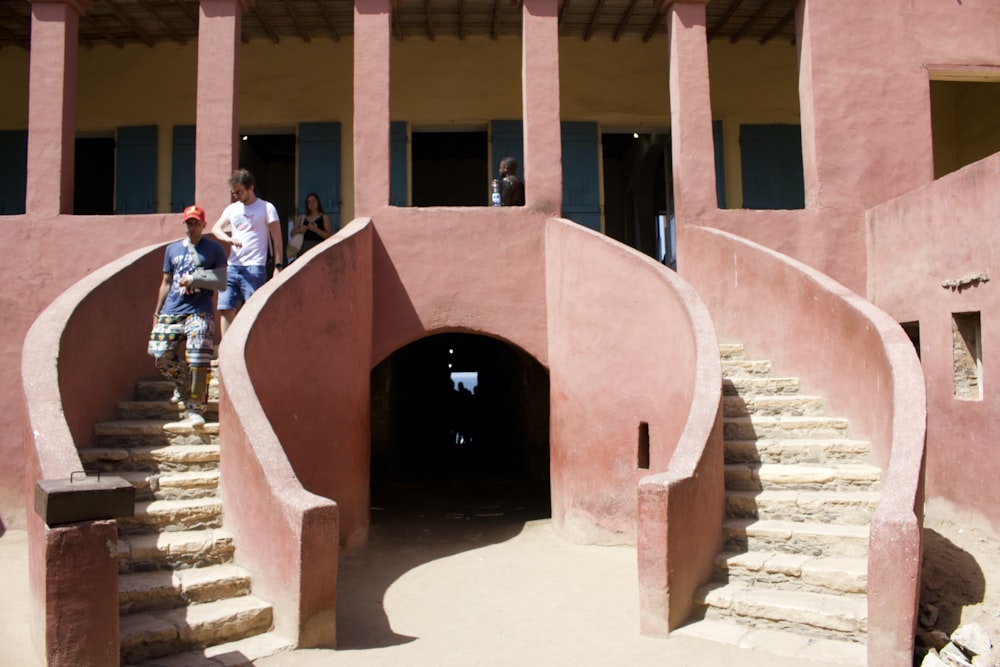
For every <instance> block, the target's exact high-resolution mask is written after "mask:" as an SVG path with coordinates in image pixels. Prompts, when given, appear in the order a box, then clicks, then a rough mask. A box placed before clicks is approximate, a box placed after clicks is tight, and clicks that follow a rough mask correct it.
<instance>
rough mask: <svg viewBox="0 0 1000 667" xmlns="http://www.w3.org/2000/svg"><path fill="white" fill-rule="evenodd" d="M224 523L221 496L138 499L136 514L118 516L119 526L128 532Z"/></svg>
mask: <svg viewBox="0 0 1000 667" xmlns="http://www.w3.org/2000/svg"><path fill="white" fill-rule="evenodd" d="M221 526H222V501H221V500H220V499H219V498H192V499H189V500H151V501H142V502H136V504H135V516H131V517H125V518H122V519H119V520H118V529H119V530H120V531H122V532H124V533H137V532H142V531H151V530H158V531H165V532H170V531H178V530H201V529H206V528H219V527H221Z"/></svg>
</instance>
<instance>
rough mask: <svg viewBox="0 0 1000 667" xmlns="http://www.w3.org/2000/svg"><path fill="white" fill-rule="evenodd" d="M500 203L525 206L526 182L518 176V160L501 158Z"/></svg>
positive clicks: (502, 204)
mask: <svg viewBox="0 0 1000 667" xmlns="http://www.w3.org/2000/svg"><path fill="white" fill-rule="evenodd" d="M499 184H500V205H501V206H524V183H522V182H521V179H519V178H518V177H517V160H515V159H514V158H512V157H505V158H504V159H502V160H500V180H499Z"/></svg>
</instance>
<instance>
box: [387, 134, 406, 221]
mask: <svg viewBox="0 0 1000 667" xmlns="http://www.w3.org/2000/svg"><path fill="white" fill-rule="evenodd" d="M389 204H390V205H391V206H406V121H405V120H394V121H392V122H391V123H390V124H389Z"/></svg>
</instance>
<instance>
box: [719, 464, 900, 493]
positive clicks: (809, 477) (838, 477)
mask: <svg viewBox="0 0 1000 667" xmlns="http://www.w3.org/2000/svg"><path fill="white" fill-rule="evenodd" d="M725 470H726V488H727V489H730V490H733V491H762V490H778V489H786V490H787V489H799V490H803V491H877V490H879V489H880V488H881V481H882V470H881V469H880V468H877V467H875V466H872V465H867V464H864V463H861V464H855V463H845V464H839V465H815V464H805V463H727V464H726V466H725Z"/></svg>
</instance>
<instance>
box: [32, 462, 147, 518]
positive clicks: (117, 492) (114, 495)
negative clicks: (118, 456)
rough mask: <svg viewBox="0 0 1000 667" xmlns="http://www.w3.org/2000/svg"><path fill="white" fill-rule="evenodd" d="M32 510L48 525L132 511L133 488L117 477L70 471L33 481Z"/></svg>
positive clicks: (130, 513)
mask: <svg viewBox="0 0 1000 667" xmlns="http://www.w3.org/2000/svg"><path fill="white" fill-rule="evenodd" d="M35 512H37V513H38V515H39V516H40V517H42V519H43V520H44V521H45V523H46V524H47V525H49V526H55V525H58V524H62V523H74V522H76V521H97V520H101V519H117V518H120V517H126V516H133V515H134V514H135V487H134V486H132V485H131V484H129V483H128V482H127V481H125V480H124V479H122V478H121V477H116V476H113V475H101V474H99V473H98V474H93V475H88V474H86V473H85V472H83V471H80V472H74V473H73V474H71V475H70V477H69V479H40V480H38V482H36V483H35Z"/></svg>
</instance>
